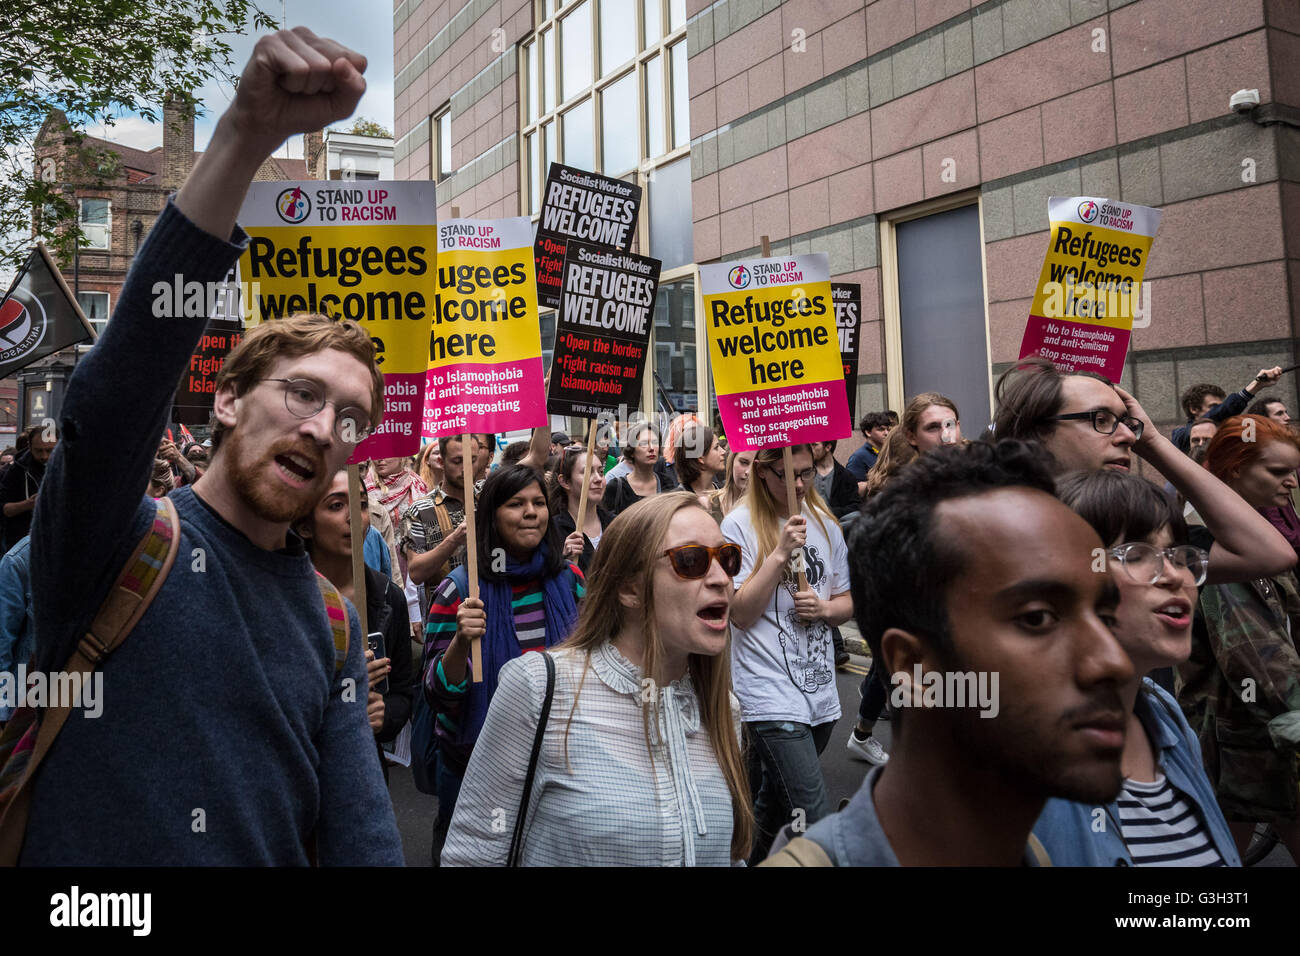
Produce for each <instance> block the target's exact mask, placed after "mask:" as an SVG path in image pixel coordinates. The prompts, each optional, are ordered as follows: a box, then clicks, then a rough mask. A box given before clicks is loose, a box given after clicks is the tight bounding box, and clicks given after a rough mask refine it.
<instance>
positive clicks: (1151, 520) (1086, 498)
mask: <svg viewBox="0 0 1300 956" xmlns="http://www.w3.org/2000/svg"><path fill="white" fill-rule="evenodd" d="M1057 492H1058V494H1059V495H1060V497H1061V500H1062V501H1064V502H1065V503H1066V504H1067V505H1069V506H1070V507H1071V508H1073V509H1074V510H1075V511H1076V512H1077V513H1078V514H1079V515H1080V516H1081V517H1082V518H1083V519H1084V520H1086V521H1087V522H1088V523H1089V524H1091V525H1092V526H1093V528H1094V529H1095V530H1096V532H1097V534H1098V536H1100V538H1101V540H1102V541H1103V542H1105V544H1106V545H1107V547H1106V550H1105V553H1104V554H1100V555H1097V556H1096V558H1097V559H1098V563H1095V564H1094V568H1095V569H1097V568H1100V567H1101V566H1105V567H1106V568H1108V569H1109V570H1110V572H1111V577H1112V579H1113V580H1114V582H1115V584H1116V586H1117V587H1118V588H1119V593H1120V602H1119V605H1118V607H1117V608H1116V611H1115V618H1114V621H1113V623H1112V624H1111V628H1112V630H1113V631H1114V633H1115V637H1116V638H1117V639H1118V640H1119V642H1120V645H1121V646H1122V647H1123V648H1124V651H1125V653H1127V654H1128V656H1129V659H1130V660H1132V662H1133V670H1134V674H1135V675H1136V676H1135V678H1134V680H1133V681H1131V682H1130V683H1128V684H1127V685H1125V686H1123V687H1121V688H1119V697H1120V702H1121V703H1122V704H1123V707H1124V712H1125V714H1126V715H1127V726H1126V728H1125V735H1124V752H1123V754H1122V756H1121V758H1120V770H1121V771H1122V773H1123V775H1124V782H1123V785H1122V789H1121V790H1120V793H1119V795H1118V797H1117V798H1116V799H1115V800H1112V801H1111V802H1110V803H1108V804H1106V805H1105V806H1104V807H1097V806H1093V805H1090V804H1083V803H1074V802H1072V801H1069V800H1062V799H1059V798H1054V799H1051V800H1049V801H1048V802H1047V806H1046V807H1045V808H1044V809H1043V813H1042V815H1041V816H1040V817H1039V820H1038V823H1037V824H1036V825H1035V827H1034V834H1035V835H1036V836H1037V837H1038V839H1039V840H1040V841H1041V842H1042V844H1043V846H1044V847H1045V848H1046V849H1047V852H1048V855H1049V856H1050V857H1051V858H1052V862H1053V863H1054V864H1056V865H1058V866H1062V865H1064V866H1240V865H1241V860H1240V857H1239V855H1238V851H1237V848H1236V846H1235V845H1234V843H1233V838H1232V834H1231V833H1230V831H1229V829H1228V824H1227V822H1226V821H1225V820H1224V817H1223V813H1222V812H1221V811H1220V809H1219V805H1218V802H1217V801H1216V799H1215V794H1214V786H1213V785H1212V784H1211V782H1210V780H1209V778H1208V777H1207V776H1206V773H1205V769H1204V767H1203V766H1202V762H1201V747H1200V744H1199V743H1198V742H1197V739H1196V734H1195V732H1194V731H1193V730H1192V728H1191V727H1190V726H1189V725H1188V723H1187V719H1186V718H1185V717H1184V716H1183V713H1182V711H1181V710H1180V709H1179V707H1178V703H1177V701H1175V700H1174V698H1173V696H1172V695H1171V694H1170V693H1169V692H1168V691H1166V690H1165V689H1164V688H1162V687H1160V686H1159V685H1158V684H1156V683H1155V682H1154V681H1152V680H1151V679H1150V678H1144V677H1143V675H1145V674H1149V673H1150V672H1151V671H1153V670H1156V669H1157V668H1166V667H1172V666H1175V665H1178V664H1182V663H1183V662H1184V661H1186V660H1187V657H1188V655H1189V654H1190V653H1191V651H1192V621H1193V611H1194V609H1195V608H1196V600H1197V594H1196V589H1197V587H1198V586H1199V585H1201V584H1204V583H1205V581H1206V577H1207V573H1208V571H1209V567H1210V555H1209V554H1208V553H1207V552H1206V551H1205V550H1203V549H1202V548H1199V547H1196V546H1195V545H1193V544H1191V543H1189V539H1188V531H1187V525H1186V524H1185V523H1184V521H1183V518H1182V515H1181V514H1180V513H1179V512H1178V511H1177V510H1176V509H1175V508H1174V506H1173V505H1172V504H1171V503H1170V501H1169V499H1168V498H1167V497H1166V496H1165V495H1164V494H1163V493H1162V492H1161V491H1160V490H1159V489H1157V488H1156V486H1155V485H1153V484H1151V483H1150V482H1148V481H1146V480H1145V479H1142V478H1138V477H1137V476H1135V475H1130V474H1127V473H1124V472H1120V471H1114V470H1099V471H1090V472H1074V473H1072V474H1070V475H1068V476H1066V477H1065V478H1064V479H1062V480H1061V482H1060V483H1059V484H1058V486H1057ZM1191 500H1193V501H1194V502H1195V503H1196V504H1197V505H1198V507H1200V506H1204V507H1205V508H1206V510H1207V511H1208V513H1209V516H1210V517H1209V520H1210V521H1211V522H1212V523H1213V524H1214V525H1217V524H1218V523H1219V522H1221V521H1225V520H1226V521H1233V520H1239V519H1242V518H1246V519H1247V520H1249V519H1250V518H1252V517H1253V518H1256V519H1259V520H1263V519H1262V518H1259V516H1258V515H1243V514H1242V513H1241V510H1242V509H1243V508H1245V509H1246V510H1247V511H1249V508H1248V507H1247V506H1246V505H1245V503H1244V502H1242V501H1241V499H1240V498H1238V497H1237V496H1236V495H1234V494H1232V493H1231V492H1229V491H1228V489H1226V488H1224V487H1223V485H1222V484H1220V483H1219V482H1218V481H1217V480H1216V479H1215V478H1214V477H1213V476H1211V475H1209V474H1204V475H1203V480H1201V481H1200V482H1199V483H1198V484H1197V487H1196V488H1195V489H1193V491H1192V495H1191ZM1251 523H1254V522H1251Z"/></svg>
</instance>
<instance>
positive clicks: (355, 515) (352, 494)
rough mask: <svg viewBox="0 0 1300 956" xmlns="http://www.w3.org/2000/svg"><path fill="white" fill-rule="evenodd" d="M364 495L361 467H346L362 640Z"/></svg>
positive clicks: (366, 516) (366, 524)
mask: <svg viewBox="0 0 1300 956" xmlns="http://www.w3.org/2000/svg"><path fill="white" fill-rule="evenodd" d="M365 494H366V491H365V486H364V485H362V484H361V466H360V465H348V523H349V524H350V525H351V527H352V595H353V597H352V603H353V605H355V606H356V609H357V615H358V616H359V617H360V618H361V637H362V639H363V640H364V639H365V636H366V635H367V634H369V633H370V629H369V627H368V625H367V622H366V556H365V545H366V530H367V529H368V528H369V527H370V515H369V514H363V513H362V511H361V499H362V498H363V497H365ZM366 510H367V511H369V510H370V509H369V508H367V509H366ZM363 653H364V652H363Z"/></svg>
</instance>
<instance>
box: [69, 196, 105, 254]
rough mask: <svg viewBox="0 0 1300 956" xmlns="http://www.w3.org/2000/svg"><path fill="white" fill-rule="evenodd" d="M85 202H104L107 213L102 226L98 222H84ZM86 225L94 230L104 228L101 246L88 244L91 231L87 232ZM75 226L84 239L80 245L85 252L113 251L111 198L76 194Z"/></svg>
mask: <svg viewBox="0 0 1300 956" xmlns="http://www.w3.org/2000/svg"><path fill="white" fill-rule="evenodd" d="M87 202H102V203H103V204H104V206H105V208H106V211H107V213H108V214H107V216H106V217H105V218H106V219H107V220H108V221H107V222H106V223H105V224H104V225H103V226H101V225H100V224H99V223H87V222H86V219H85V215H86V203H87ZM88 225H89V226H90V227H91V228H93V229H96V230H98V229H103V230H104V244H103V245H102V246H95V245H91V244H90V236H91V233H89V232H87V230H86V226H88ZM77 228H78V229H80V230H81V235H82V238H84V239H85V240H86V242H85V244H84V245H82V246H81V247H80V248H81V249H82V250H84V251H87V252H112V251H113V200H111V199H105V198H104V197H103V196H78V197H77Z"/></svg>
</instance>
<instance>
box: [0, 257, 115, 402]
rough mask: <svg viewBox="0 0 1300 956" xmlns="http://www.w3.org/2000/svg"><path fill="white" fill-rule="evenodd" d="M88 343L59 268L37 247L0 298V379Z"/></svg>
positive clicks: (87, 326) (89, 338) (88, 332)
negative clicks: (38, 361)
mask: <svg viewBox="0 0 1300 956" xmlns="http://www.w3.org/2000/svg"><path fill="white" fill-rule="evenodd" d="M94 338H95V332H94V330H93V329H92V328H91V327H90V323H89V322H87V321H86V317H85V316H84V315H83V314H82V312H81V309H80V307H78V305H77V301H76V299H74V298H73V297H72V292H71V291H69V289H68V285H67V283H66V282H64V281H63V276H62V275H61V274H60V273H59V267H58V266H56V265H55V264H54V260H53V259H51V258H50V253H49V250H47V249H46V248H45V245H44V243H39V242H38V243H37V244H36V248H35V249H33V250H32V251H31V253H30V254H29V255H28V256H27V262H26V263H25V264H24V265H23V271H22V272H20V273H19V274H18V278H17V279H15V280H14V284H13V285H12V286H10V288H9V293H8V294H7V295H6V296H5V297H4V299H0V378H8V377H9V376H10V375H13V374H14V373H15V372H18V371H20V370H21V369H24V368H26V367H27V366H28V365H31V364H32V363H33V362H35V361H36V360H37V359H42V358H44V357H45V356H47V355H50V354H51V353H53V352H57V351H59V349H65V348H67V347H68V346H69V345H76V344H77V343H78V342H87V341H93V340H94Z"/></svg>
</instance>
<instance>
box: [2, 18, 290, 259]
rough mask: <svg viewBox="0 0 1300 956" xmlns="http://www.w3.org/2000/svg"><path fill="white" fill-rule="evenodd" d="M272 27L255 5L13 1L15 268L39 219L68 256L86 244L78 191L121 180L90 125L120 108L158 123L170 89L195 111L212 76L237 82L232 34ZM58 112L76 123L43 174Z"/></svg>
mask: <svg viewBox="0 0 1300 956" xmlns="http://www.w3.org/2000/svg"><path fill="white" fill-rule="evenodd" d="M275 26H276V23H275V21H273V20H272V19H270V18H269V17H268V16H267V15H266V14H264V13H262V12H261V11H260V10H259V9H258V8H257V7H256V6H255V5H254V4H253V3H252V2H250V0H5V2H4V6H3V11H2V12H0V164H3V166H2V168H0V255H2V256H3V257H4V258H6V259H8V260H9V261H11V262H15V263H16V262H18V261H19V260H20V259H21V258H22V256H23V253H24V250H25V249H26V248H27V247H28V246H29V245H30V242H31V240H30V239H29V238H28V234H29V233H30V231H31V229H32V226H33V224H34V225H35V229H36V234H37V236H38V237H39V238H41V239H44V240H45V242H46V243H47V244H49V245H51V246H52V247H54V248H55V249H56V250H57V252H58V254H59V257H60V258H61V259H65V260H66V259H68V258H70V257H71V254H72V251H73V249H75V248H76V243H77V242H78V241H80V238H81V233H80V229H79V228H78V227H77V209H76V203H75V200H74V199H73V196H72V187H73V186H74V185H93V184H97V183H103V182H107V181H111V180H112V179H113V177H115V176H116V175H117V173H118V167H117V165H116V157H114V156H113V155H112V154H111V153H109V152H108V151H106V150H103V149H97V148H95V147H93V145H92V144H89V143H88V142H87V141H86V139H85V128H86V126H87V125H88V124H92V123H97V122H101V121H103V120H105V119H107V118H111V117H113V116H117V115H121V114H123V113H137V114H139V115H140V116H142V117H144V118H145V119H147V120H150V121H153V122H157V121H158V119H159V118H160V114H161V112H162V102H163V100H164V98H165V96H166V95H167V94H168V93H169V92H170V93H171V94H172V95H174V96H175V97H177V99H178V100H179V102H180V103H181V104H182V105H184V106H187V107H189V108H190V109H194V108H195V99H194V93H195V91H196V90H198V89H200V88H201V87H202V86H203V85H204V84H205V83H207V82H208V81H209V80H212V79H213V78H215V77H218V76H222V77H226V78H227V79H230V80H231V81H232V82H233V80H234V75H233V73H232V69H231V68H232V65H233V64H232V62H231V47H230V44H229V42H228V39H227V38H229V37H231V36H236V35H241V34H244V33H246V32H251V31H254V30H258V29H263V28H267V29H274V28H275ZM56 110H57V111H60V112H61V113H62V114H63V115H64V116H66V118H67V126H66V127H64V128H63V129H62V131H61V132H59V133H58V135H62V136H63V139H64V145H65V147H66V155H65V161H64V163H63V164H62V167H61V168H58V169H57V171H55V170H54V169H52V168H48V167H47V168H45V169H39V168H36V167H35V166H34V165H33V158H34V153H33V144H34V141H35V139H36V136H37V134H38V133H39V131H40V129H41V126H42V124H44V123H45V121H46V119H47V117H49V116H50V115H51V113H53V112H54V111H56ZM47 135H48V134H47ZM33 210H38V211H39V213H38V214H36V215H33Z"/></svg>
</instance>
